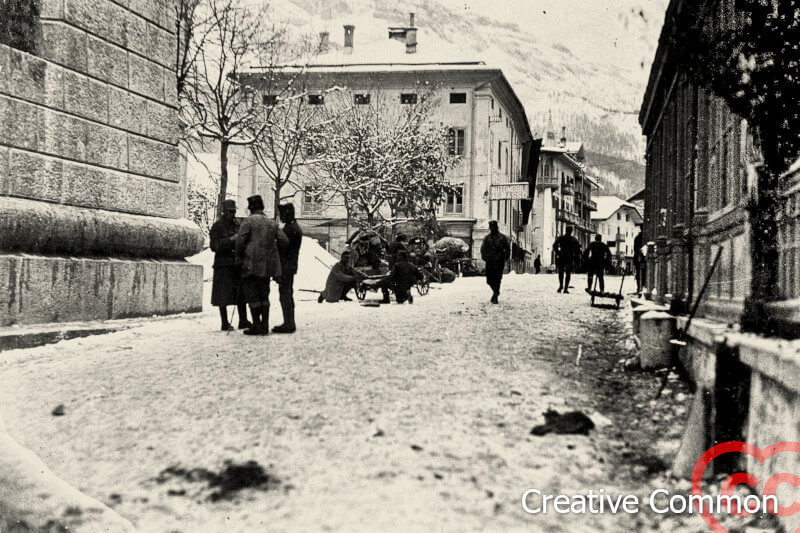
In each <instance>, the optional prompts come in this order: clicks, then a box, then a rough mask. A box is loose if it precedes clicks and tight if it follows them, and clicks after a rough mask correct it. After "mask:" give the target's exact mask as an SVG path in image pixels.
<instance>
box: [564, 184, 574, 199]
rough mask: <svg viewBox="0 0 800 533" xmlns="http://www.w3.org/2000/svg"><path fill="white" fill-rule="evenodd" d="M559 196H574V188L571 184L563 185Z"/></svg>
mask: <svg viewBox="0 0 800 533" xmlns="http://www.w3.org/2000/svg"><path fill="white" fill-rule="evenodd" d="M561 194H564V195H566V196H572V195H573V194H575V187H573V185H572V184H571V183H564V184H563V185H561Z"/></svg>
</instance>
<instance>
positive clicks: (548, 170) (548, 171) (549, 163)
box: [544, 157, 555, 178]
mask: <svg viewBox="0 0 800 533" xmlns="http://www.w3.org/2000/svg"><path fill="white" fill-rule="evenodd" d="M554 175H555V171H554V169H553V160H552V159H551V158H549V157H548V158H547V159H545V161H544V177H545V178H552V177H553V176H554Z"/></svg>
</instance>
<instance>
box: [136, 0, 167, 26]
mask: <svg viewBox="0 0 800 533" xmlns="http://www.w3.org/2000/svg"><path fill="white" fill-rule="evenodd" d="M128 9H130V10H131V11H133V12H134V13H136V14H137V15H140V16H142V17H144V18H146V19H147V20H149V21H150V22H155V23H156V24H159V23H161V21H162V19H163V15H162V14H161V6H160V5H159V2H157V1H154V0H129V2H128Z"/></svg>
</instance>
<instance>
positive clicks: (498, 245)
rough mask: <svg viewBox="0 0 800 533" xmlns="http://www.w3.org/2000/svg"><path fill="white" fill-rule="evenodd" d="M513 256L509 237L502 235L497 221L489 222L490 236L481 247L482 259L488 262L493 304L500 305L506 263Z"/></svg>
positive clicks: (485, 238)
mask: <svg viewBox="0 0 800 533" xmlns="http://www.w3.org/2000/svg"><path fill="white" fill-rule="evenodd" d="M510 254H511V244H509V241H508V237H506V236H505V235H503V234H502V233H500V229H499V228H498V226H497V221H496V220H492V221H491V222H489V234H488V235H487V236H486V237H484V239H483V244H482V245H481V259H483V260H484V261H486V283H487V284H488V285H489V287H491V288H492V299H491V300H490V301H491V302H492V303H493V304H496V303H499V302H498V297H499V296H500V283H501V282H502V281H503V271H504V270H505V268H506V261H507V260H508V256H509V255H510Z"/></svg>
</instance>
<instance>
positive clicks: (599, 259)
mask: <svg viewBox="0 0 800 533" xmlns="http://www.w3.org/2000/svg"><path fill="white" fill-rule="evenodd" d="M553 250H554V251H555V254H556V268H557V269H558V291H557V292H563V293H564V294H569V282H570V279H571V278H572V272H573V270H575V269H576V268H577V266H578V265H580V263H581V245H580V243H579V242H578V239H576V238H575V237H573V235H572V226H568V227H567V229H566V232H565V233H564V235H561V236H560V237H558V238H557V239H556V241H555V242H554V243H553ZM583 259H584V263H585V264H586V268H587V273H588V276H587V286H586V291H587V292H589V291H592V290H594V287H592V281H593V280H595V278H596V280H597V285H598V286H599V288H600V292H603V291H604V290H605V279H604V277H603V276H604V273H605V270H606V267H608V266H609V265H610V264H611V250H609V248H608V245H607V244H606V243H604V242H603V236H602V235H600V234H597V235H595V237H594V241H592V242H591V243H590V244H589V246H588V247H587V249H586V253H585V254H584V257H583Z"/></svg>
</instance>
